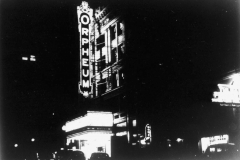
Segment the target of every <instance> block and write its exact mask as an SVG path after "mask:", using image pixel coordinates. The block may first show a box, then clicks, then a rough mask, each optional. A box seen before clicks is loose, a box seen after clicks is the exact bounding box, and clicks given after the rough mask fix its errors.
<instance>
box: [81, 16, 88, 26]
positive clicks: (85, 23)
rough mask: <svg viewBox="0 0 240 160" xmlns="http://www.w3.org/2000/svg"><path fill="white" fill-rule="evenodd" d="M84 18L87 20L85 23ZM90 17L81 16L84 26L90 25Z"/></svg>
mask: <svg viewBox="0 0 240 160" xmlns="http://www.w3.org/2000/svg"><path fill="white" fill-rule="evenodd" d="M84 18H86V19H87V20H86V21H84ZM89 21H90V20H89V17H88V16H87V15H83V16H81V22H82V23H83V24H84V25H87V24H89Z"/></svg>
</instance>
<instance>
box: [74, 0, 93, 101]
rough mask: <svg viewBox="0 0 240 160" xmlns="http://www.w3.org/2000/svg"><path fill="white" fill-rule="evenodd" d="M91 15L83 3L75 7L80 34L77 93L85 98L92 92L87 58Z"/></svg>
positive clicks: (86, 5)
mask: <svg viewBox="0 0 240 160" xmlns="http://www.w3.org/2000/svg"><path fill="white" fill-rule="evenodd" d="M92 13H93V12H92V9H90V7H89V6H88V3H87V2H85V1H83V2H82V5H80V6H78V7H77V15H78V30H79V33H80V81H79V83H78V91H79V93H81V94H83V96H84V97H86V98H87V97H88V96H89V94H90V93H91V92H92V85H91V75H90V58H89V56H90V24H91V22H92Z"/></svg>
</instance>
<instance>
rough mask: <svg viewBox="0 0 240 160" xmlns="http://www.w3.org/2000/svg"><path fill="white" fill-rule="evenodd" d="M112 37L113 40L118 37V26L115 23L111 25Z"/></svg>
mask: <svg viewBox="0 0 240 160" xmlns="http://www.w3.org/2000/svg"><path fill="white" fill-rule="evenodd" d="M110 38H111V41H112V40H114V39H115V38H116V26H115V25H113V26H111V27H110Z"/></svg>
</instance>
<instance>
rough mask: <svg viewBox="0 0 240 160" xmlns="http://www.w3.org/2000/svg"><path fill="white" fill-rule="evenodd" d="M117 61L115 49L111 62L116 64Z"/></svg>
mask: <svg viewBox="0 0 240 160" xmlns="http://www.w3.org/2000/svg"><path fill="white" fill-rule="evenodd" d="M116 61H117V50H116V48H114V49H113V50H112V53H111V62H112V64H113V63H115V62H116Z"/></svg>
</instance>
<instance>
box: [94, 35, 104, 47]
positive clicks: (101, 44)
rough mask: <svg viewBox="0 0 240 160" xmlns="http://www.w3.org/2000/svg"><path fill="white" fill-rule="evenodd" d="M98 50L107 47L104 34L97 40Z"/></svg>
mask: <svg viewBox="0 0 240 160" xmlns="http://www.w3.org/2000/svg"><path fill="white" fill-rule="evenodd" d="M96 45H97V50H99V49H102V48H103V47H104V46H105V35H104V34H102V35H100V36H99V37H98V38H97V44H96Z"/></svg>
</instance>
